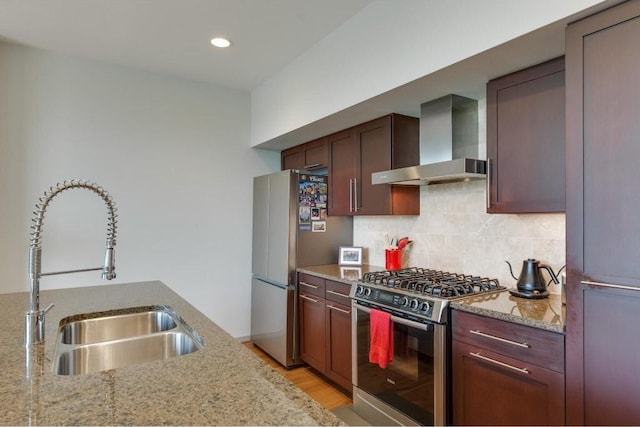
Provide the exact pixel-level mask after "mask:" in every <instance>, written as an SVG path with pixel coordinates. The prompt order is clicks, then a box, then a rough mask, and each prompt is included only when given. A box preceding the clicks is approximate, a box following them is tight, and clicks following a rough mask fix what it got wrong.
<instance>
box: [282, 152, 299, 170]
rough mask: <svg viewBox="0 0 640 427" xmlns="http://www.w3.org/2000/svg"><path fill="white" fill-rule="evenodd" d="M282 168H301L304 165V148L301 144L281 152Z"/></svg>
mask: <svg viewBox="0 0 640 427" xmlns="http://www.w3.org/2000/svg"><path fill="white" fill-rule="evenodd" d="M280 163H281V169H282V170H286V169H294V170H300V169H302V168H303V167H304V160H303V158H302V148H301V147H300V146H297V147H293V148H289V149H287V150H284V151H282V153H280Z"/></svg>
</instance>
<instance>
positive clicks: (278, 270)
mask: <svg viewBox="0 0 640 427" xmlns="http://www.w3.org/2000/svg"><path fill="white" fill-rule="evenodd" d="M327 190H328V185H327V177H326V176H325V175H310V174H306V173H303V172H298V171H293V170H285V171H281V172H276V173H273V174H270V175H263V176H259V177H255V178H254V180H253V251H252V278H251V340H252V341H253V343H254V344H255V345H257V346H258V347H260V348H261V349H262V350H264V351H265V352H267V353H268V354H269V355H271V357H273V358H274V359H275V360H277V361H278V362H280V363H281V364H282V365H283V366H285V367H290V366H294V365H297V364H300V363H301V361H300V357H299V348H298V322H297V311H298V310H297V305H298V304H297V293H298V292H297V281H296V268H297V267H307V266H312V265H324V264H335V263H337V261H338V249H339V247H340V246H351V245H352V243H353V219H352V218H351V217H328V216H327V202H328V193H327Z"/></svg>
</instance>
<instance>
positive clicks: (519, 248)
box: [353, 180, 565, 293]
mask: <svg viewBox="0 0 640 427" xmlns="http://www.w3.org/2000/svg"><path fill="white" fill-rule="evenodd" d="M485 185H486V182H485V181H484V180H481V181H474V182H465V183H452V184H440V185H434V186H422V187H421V189H420V204H421V206H420V211H421V215H420V216H366V217H355V218H354V236H353V239H354V246H362V247H363V248H364V251H363V252H364V261H365V263H368V264H371V265H377V266H384V250H385V247H386V242H385V237H384V234H385V233H389V236H390V237H398V238H399V237H403V236H408V237H409V239H411V240H413V244H411V245H410V247H409V248H408V249H407V250H405V253H404V257H403V266H404V267H425V268H432V269H436V270H444V271H451V272H456V273H465V274H473V275H480V276H486V277H490V278H496V279H498V280H499V281H500V283H501V284H502V285H504V286H506V287H514V286H515V283H516V281H515V280H514V279H513V278H512V277H511V275H510V274H509V267H508V266H507V264H506V263H505V260H506V261H509V262H510V263H511V265H512V266H513V273H514V274H515V276H516V277H517V276H518V275H519V274H520V270H521V269H522V261H523V260H524V259H526V258H535V259H537V260H539V261H541V262H542V263H544V264H548V265H550V266H551V267H552V268H553V270H554V271H556V272H557V271H558V269H560V268H561V267H563V266H564V264H565V215H564V214H563V213H558V214H518V215H515V214H509V215H500V214H488V213H486V191H485ZM543 276H544V277H545V278H547V279H548V280H550V277H549V276H548V273H547V272H546V271H545V272H543ZM549 291H550V292H552V293H560V287H559V286H556V285H553V284H551V285H550V287H549Z"/></svg>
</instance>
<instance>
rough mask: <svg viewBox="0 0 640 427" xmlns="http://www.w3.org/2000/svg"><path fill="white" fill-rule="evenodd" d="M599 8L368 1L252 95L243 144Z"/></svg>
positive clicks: (490, 1) (569, 0)
mask: <svg viewBox="0 0 640 427" xmlns="http://www.w3.org/2000/svg"><path fill="white" fill-rule="evenodd" d="M601 1H602V0H563V1H557V0H518V1H512V0H482V1H478V0H456V1H455V2H453V1H450V0H402V1H397V0H377V1H374V2H373V3H372V4H371V5H369V6H367V7H366V8H364V9H363V10H362V11H361V12H360V13H358V14H356V15H355V16H353V17H352V18H351V19H350V20H348V21H346V22H345V23H344V24H343V25H342V26H341V27H339V28H338V29H336V30H335V31H334V32H332V33H331V34H329V36H327V37H326V38H324V39H323V40H321V41H320V42H319V43H317V44H316V45H315V46H313V47H312V48H311V49H309V50H308V51H306V52H305V53H304V54H302V55H300V57H298V58H297V59H296V60H295V61H293V62H292V63H290V64H289V65H287V66H286V67H285V68H283V69H282V70H281V71H280V72H279V73H277V74H275V75H274V76H272V77H271V78H269V79H267V80H266V81H265V82H264V83H263V84H261V85H260V87H258V88H256V89H255V90H254V91H253V92H252V95H251V96H252V100H251V110H252V120H251V144H252V146H256V145H259V144H261V143H263V142H265V141H269V140H270V139H272V138H275V137H278V136H280V135H283V134H286V133H288V132H290V131H293V130H295V129H297V128H299V127H302V126H305V125H307V124H309V123H313V122H315V121H316V120H319V119H322V118H324V117H327V116H329V115H331V114H334V113H337V112H339V111H341V110H343V109H346V108H349V107H351V106H353V105H355V104H358V103H360V102H363V101H366V100H368V99H370V98H373V97H375V96H378V95H380V94H382V93H385V92H387V91H389V90H392V89H394V88H397V87H399V86H401V85H403V84H406V83H409V82H411V81H413V80H416V79H419V78H421V77H423V76H426V75H429V74H431V73H433V72H435V71H437V70H440V69H443V68H445V67H447V66H449V65H451V64H454V63H456V62H458V61H460V60H463V59H465V58H468V57H470V56H472V55H475V54H478V53H480V52H483V51H485V50H487V49H489V48H492V47H495V46H497V45H499V44H501V43H504V42H506V41H508V40H511V39H514V38H516V37H519V36H521V35H523V34H525V33H528V32H530V31H533V30H535V29H537V28H539V27H542V26H544V25H547V24H549V23H552V22H555V21H557V20H559V19H561V18H565V17H567V16H570V15H572V14H574V13H577V12H579V11H581V10H583V9H586V8H588V7H590V6H593V5H595V4H597V3H601ZM522 54H523V55H526V52H523V53H522ZM385 113H386V112H381V113H380V115H383V114H385ZM301 142H303V141H301Z"/></svg>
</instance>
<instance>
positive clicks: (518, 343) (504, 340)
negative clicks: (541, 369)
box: [469, 329, 531, 348]
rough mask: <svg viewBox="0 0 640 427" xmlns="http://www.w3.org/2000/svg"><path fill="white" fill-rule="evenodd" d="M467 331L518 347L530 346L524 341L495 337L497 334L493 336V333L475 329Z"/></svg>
mask: <svg viewBox="0 0 640 427" xmlns="http://www.w3.org/2000/svg"><path fill="white" fill-rule="evenodd" d="M469 333H471V334H474V335H480V336H481V337H484V338H489V339H492V340H496V341H500V342H504V343H507V344H511V345H517V346H518V347H523V348H529V347H531V346H530V345H529V344H528V343H526V342H517V341H511V340H508V339H506V338H500V337H497V336H495V335H489V334H485V333H484V332H480V331H475V330H473V329H469Z"/></svg>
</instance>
